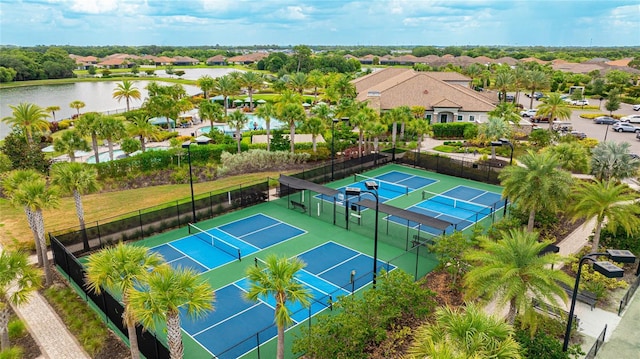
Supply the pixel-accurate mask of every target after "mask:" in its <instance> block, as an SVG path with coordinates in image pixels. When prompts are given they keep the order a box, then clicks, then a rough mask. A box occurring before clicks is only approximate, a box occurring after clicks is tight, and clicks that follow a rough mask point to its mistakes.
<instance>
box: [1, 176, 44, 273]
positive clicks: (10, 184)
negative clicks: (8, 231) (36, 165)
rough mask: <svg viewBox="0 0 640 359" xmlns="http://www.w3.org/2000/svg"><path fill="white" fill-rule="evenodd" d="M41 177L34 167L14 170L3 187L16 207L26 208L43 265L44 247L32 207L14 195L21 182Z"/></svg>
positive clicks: (39, 260)
mask: <svg viewBox="0 0 640 359" xmlns="http://www.w3.org/2000/svg"><path fill="white" fill-rule="evenodd" d="M41 179H42V173H40V172H37V171H35V170H33V169H27V170H18V171H13V172H10V173H9V174H8V175H7V176H5V177H4V178H3V179H2V189H3V190H4V193H5V195H6V197H7V198H8V199H9V203H11V204H12V205H14V206H16V207H22V208H23V209H24V214H25V215H26V216H27V223H28V224H29V228H30V229H31V233H32V234H33V241H34V243H35V247H36V257H37V258H38V266H39V267H42V265H43V262H42V248H41V247H40V241H39V240H38V232H37V230H36V225H35V223H33V222H32V219H33V215H32V213H31V208H30V207H29V206H27V205H26V204H25V203H18V202H16V201H15V198H14V197H15V193H16V192H17V190H18V188H19V187H20V185H21V184H23V183H28V182H33V181H38V180H41Z"/></svg>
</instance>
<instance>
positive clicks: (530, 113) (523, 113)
mask: <svg viewBox="0 0 640 359" xmlns="http://www.w3.org/2000/svg"><path fill="white" fill-rule="evenodd" d="M537 112H538V110H536V109H535V108H531V109H528V110H524V111H520V116H522V117H533V116H535V115H536V113H537Z"/></svg>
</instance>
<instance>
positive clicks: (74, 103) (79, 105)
mask: <svg viewBox="0 0 640 359" xmlns="http://www.w3.org/2000/svg"><path fill="white" fill-rule="evenodd" d="M85 106H86V104H85V103H84V102H82V101H80V100H75V101H71V103H70V104H69V107H71V108H75V109H76V115H77V116H80V109H81V108H84V107H85Z"/></svg>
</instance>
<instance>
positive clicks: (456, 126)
mask: <svg viewBox="0 0 640 359" xmlns="http://www.w3.org/2000/svg"><path fill="white" fill-rule="evenodd" d="M475 126H477V125H476V124H475V123H471V122H453V123H436V124H433V125H432V126H431V128H432V129H433V137H435V138H459V139H463V138H464V131H465V129H467V128H469V127H475Z"/></svg>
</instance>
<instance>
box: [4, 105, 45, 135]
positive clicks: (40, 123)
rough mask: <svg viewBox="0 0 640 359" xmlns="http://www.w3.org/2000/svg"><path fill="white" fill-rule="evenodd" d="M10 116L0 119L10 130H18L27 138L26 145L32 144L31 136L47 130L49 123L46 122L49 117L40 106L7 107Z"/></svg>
mask: <svg viewBox="0 0 640 359" xmlns="http://www.w3.org/2000/svg"><path fill="white" fill-rule="evenodd" d="M9 107H10V108H11V110H12V116H8V117H5V118H3V119H2V122H4V123H6V124H7V125H9V126H10V127H12V128H18V129H20V130H21V131H23V132H24V134H25V135H26V137H27V143H28V144H29V145H32V144H33V135H34V134H35V133H39V132H45V131H47V130H49V122H48V121H47V120H46V118H47V117H49V115H48V114H47V113H46V112H45V110H44V109H42V108H41V107H40V106H38V105H35V104H32V103H24V102H23V103H20V104H18V105H16V106H12V105H9Z"/></svg>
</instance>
